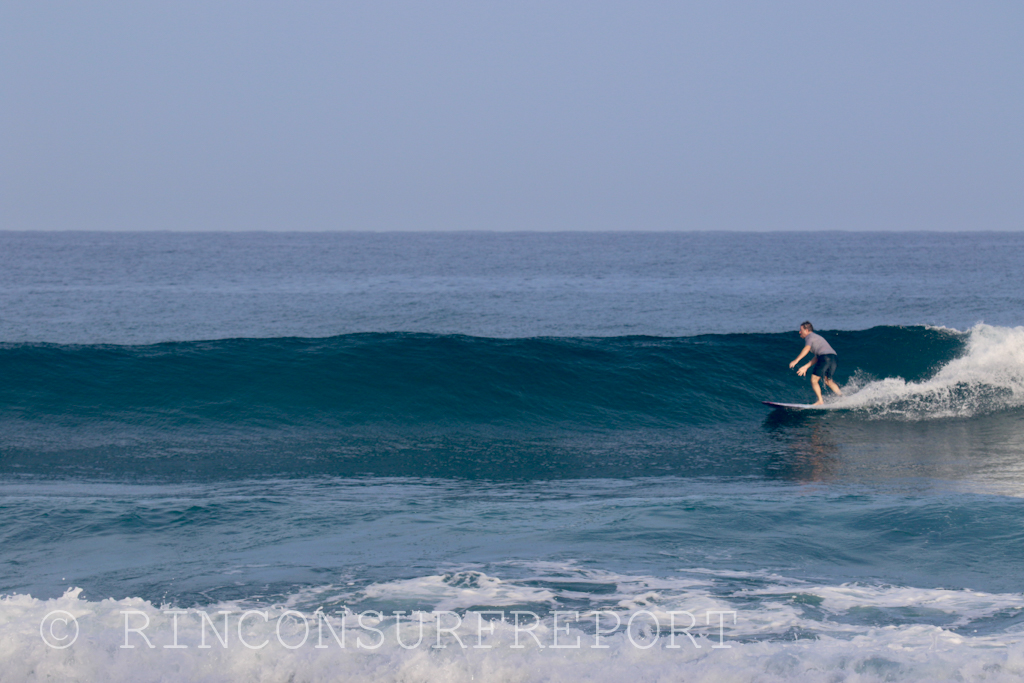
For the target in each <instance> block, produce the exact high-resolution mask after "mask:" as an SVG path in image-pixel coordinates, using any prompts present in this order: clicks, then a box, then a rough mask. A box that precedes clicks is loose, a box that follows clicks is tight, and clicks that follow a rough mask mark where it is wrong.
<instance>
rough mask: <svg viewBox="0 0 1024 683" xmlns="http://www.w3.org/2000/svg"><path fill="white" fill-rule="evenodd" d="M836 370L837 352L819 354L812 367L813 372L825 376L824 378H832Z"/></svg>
mask: <svg viewBox="0 0 1024 683" xmlns="http://www.w3.org/2000/svg"><path fill="white" fill-rule="evenodd" d="M835 371H836V354H834V353H826V354H824V355H821V356H818V360H816V361H814V367H813V368H811V374H812V375H817V376H818V377H823V378H824V379H832V373H833V372H835Z"/></svg>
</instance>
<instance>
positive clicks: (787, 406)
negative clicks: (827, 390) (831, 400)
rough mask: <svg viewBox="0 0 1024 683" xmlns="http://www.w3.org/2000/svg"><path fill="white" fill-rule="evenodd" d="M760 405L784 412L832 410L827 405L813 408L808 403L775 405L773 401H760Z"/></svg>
mask: <svg viewBox="0 0 1024 683" xmlns="http://www.w3.org/2000/svg"><path fill="white" fill-rule="evenodd" d="M761 403H763V404H765V405H766V406H771V407H772V408H783V409H785V410H830V409H831V408H832V406H830V405H828V404H825V405H820V406H814V405H811V404H810V403H776V402H775V401H761Z"/></svg>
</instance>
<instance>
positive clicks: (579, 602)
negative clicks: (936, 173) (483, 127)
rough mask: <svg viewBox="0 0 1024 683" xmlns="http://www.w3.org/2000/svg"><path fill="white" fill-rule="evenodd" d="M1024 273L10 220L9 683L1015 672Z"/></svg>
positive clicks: (0, 363) (970, 238) (689, 239)
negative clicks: (802, 357)
mask: <svg viewBox="0 0 1024 683" xmlns="http://www.w3.org/2000/svg"><path fill="white" fill-rule="evenodd" d="M1022 263H1024V234H1018V233H969V234H968V233H962V234H950V233H815V234H807V233H782V234H780V233H746V234H741V233H561V234H543V233H521V234H511V233H380V234H370V233H366V234H357V233H323V234H312V233H305V234H302V233H296V234H285V233H230V234H229V233H219V234H193V233H174V234H172V233H153V234H146V233H74V232H69V233H13V232H6V233H5V232H0V512H2V514H0V547H2V548H3V552H2V555H0V557H2V561H0V663H2V666H0V681H31V680H40V681H41V680H70V681H99V680H109V681H133V682H138V681H183V682H184V681H211V682H212V681H296V682H298V681H336V680H346V681H355V680H367V681H380V680H393V681H441V680H444V681H463V680H465V681H473V680H487V681H578V680H595V681H623V680H679V681H681V680H685V681H724V680H730V681H755V680H756V681H825V680H828V681H851V682H853V681H894V680H950V681H967V680H987V681H1018V680H1021V678H1022V677H1024V573H1022V569H1024V419H1022V418H1024V327H1022V325H1024V287H1022V286H1021V282H1022V280H1021V275H1020V264H1022ZM805 319H809V320H811V321H812V322H813V323H814V325H815V327H816V328H818V330H819V331H820V332H821V333H822V334H823V336H825V338H826V339H827V340H828V341H829V342H830V343H831V344H832V346H834V347H835V348H836V350H837V352H838V359H839V368H838V372H837V375H836V379H837V381H838V382H839V383H840V385H842V387H843V390H844V394H845V395H844V397H843V398H841V399H838V400H837V401H835V403H834V404H833V405H834V407H835V408H837V409H836V410H830V411H823V412H816V413H812V414H807V413H785V412H776V411H772V410H770V409H768V408H767V407H766V406H764V405H762V404H761V401H763V400H776V401H791V402H809V401H811V400H813V394H812V393H811V390H810V387H809V383H808V381H807V380H806V379H805V378H799V377H797V376H796V374H795V372H794V371H792V370H790V369H789V368H788V363H789V362H790V361H791V360H792V359H793V358H795V357H796V356H797V354H798V353H799V352H800V350H801V348H802V345H803V342H802V340H801V339H800V338H799V336H798V335H797V332H796V330H797V327H798V325H799V324H800V322H802V321H803V320H805ZM826 395H827V391H826ZM482 612H491V613H494V612H498V613H503V619H497V617H496V616H494V615H491V616H490V617H488V618H487V619H488V620H490V621H487V620H483V618H480V617H478V616H476V615H478V614H479V613H482ZM396 613H401V614H399V615H398V616H397V617H396ZM516 613H518V617H517V616H515V614H516ZM246 614H247V615H248V616H247V617H245V618H242V615H246ZM54 615H56V616H54ZM62 615H63V616H62ZM204 615H208V617H209V618H208V620H207V616H204ZM531 615H532V616H531ZM573 615H575V616H573ZM71 617H73V619H71ZM520 617H521V618H522V619H525V620H526V621H525V622H523V621H522V620H521V621H520V622H516V621H515V620H516V619H517V618H520ZM631 618H632V619H633V621H632V622H631V621H630V619H631ZM55 619H57V621H56V622H55V621H54V620H55ZM60 619H63V621H60ZM421 619H425V620H426V623H427V626H426V628H425V632H426V636H425V637H424V640H423V642H422V643H421V644H420V645H419V646H413V647H408V645H409V644H410V643H415V642H416V629H415V628H413V626H414V625H415V624H416V622H417V620H421ZM445 619H447V621H444V620H445ZM439 620H440V621H439ZM458 620H461V621H462V622H463V623H462V625H461V626H460V627H459V629H458V630H455V629H454V627H453V630H451V631H449V630H446V626H450V625H452V624H454V623H455V622H456V621H458ZM531 620H532V621H531ZM616 620H618V621H619V622H620V627H619V628H617V629H616V628H613V627H614V626H615V623H614V622H615V621H616ZM655 620H657V624H658V628H657V629H656V628H654V627H653V624H654V623H655ZM691 621H692V623H691ZM144 622H146V624H147V626H145V627H143V623H144ZM526 622H529V623H526ZM524 624H525V626H524ZM629 624H632V626H631V627H628V626H629ZM225 625H226V626H225ZM304 626H305V628H306V629H308V630H306V631H304ZM528 627H529V628H532V630H529V628H528ZM627 627H628V628H627ZM134 628H140V629H141V630H140V631H133V630H132V629H134ZM175 629H176V630H175ZM332 629H333V630H332ZM410 629H411V630H410ZM524 629H526V630H524ZM304 632H305V633H306V636H307V638H306V639H305V640H304V638H303V633H304ZM175 633H177V636H175V635H174V634H175ZM146 634H148V638H149V641H147V640H146V637H147V635H146ZM72 635H75V637H74V638H72V637H71V636H72ZM691 635H692V636H693V638H692V639H691V638H690V636H691ZM221 636H223V638H224V640H218V639H219V638H220V637H221ZM459 636H461V641H462V642H463V643H464V644H465V646H466V647H465V648H462V647H460V646H459V641H458V639H457V637H459ZM175 637H176V638H177V641H175V640H174V638H175ZM342 637H344V638H345V640H344V642H345V646H344V647H342V646H341V641H340V640H339V639H338V638H342ZM360 638H361V639H362V640H361V641H360V640H359V639H360ZM577 638H579V639H580V640H579V642H580V645H579V646H578V647H572V646H571V645H572V644H573V643H575V642H576V639H577ZM71 641H73V643H71ZM150 641H152V642H151V643H150ZM263 641H266V642H267V645H265V646H262V647H255V646H253V647H250V646H249V645H247V643H249V644H251V643H256V644H257V645H258V644H259V643H261V642H263ZM377 641H379V645H377V646H376V647H362V646H360V645H357V642H361V643H363V644H364V645H365V644H367V643H370V644H374V645H376V644H377ZM520 641H522V642H521V645H520V646H517V645H516V643H519V642H520ZM68 643H71V644H70V645H68V647H57V646H59V645H63V644H68ZM225 643H226V644H225ZM565 643H569V644H570V646H569V647H564V644H565ZM149 644H152V645H153V647H149ZM204 644H205V646H204ZM439 644H440V645H444V647H438V645H439ZM595 644H596V645H600V647H595ZM126 645H131V646H132V647H126ZM175 645H177V646H175ZM698 645H699V646H700V647H698ZM168 646H169V647H168ZM487 646H490V647H487Z"/></svg>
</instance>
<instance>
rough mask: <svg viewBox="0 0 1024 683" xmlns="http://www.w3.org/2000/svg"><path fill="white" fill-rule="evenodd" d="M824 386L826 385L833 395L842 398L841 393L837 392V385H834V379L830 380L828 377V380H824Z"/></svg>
mask: <svg viewBox="0 0 1024 683" xmlns="http://www.w3.org/2000/svg"><path fill="white" fill-rule="evenodd" d="M825 384H827V385H828V388H829V389H831V390H832V393H834V394H835V395H836V396H842V395H843V392H841V391H839V385H838V384H836V381H835V380H834V379H832V378H831V377H829V378H828V379H826V380H825Z"/></svg>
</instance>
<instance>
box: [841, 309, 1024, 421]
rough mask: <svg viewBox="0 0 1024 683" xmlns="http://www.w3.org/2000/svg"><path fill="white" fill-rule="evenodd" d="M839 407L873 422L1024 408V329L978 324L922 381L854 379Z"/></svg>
mask: <svg viewBox="0 0 1024 683" xmlns="http://www.w3.org/2000/svg"><path fill="white" fill-rule="evenodd" d="M845 388H846V390H847V392H848V393H847V395H846V396H843V397H842V398H841V399H839V400H837V401H835V402H834V403H833V405H835V406H836V407H839V408H850V409H857V410H864V411H867V412H868V413H870V414H871V415H872V416H874V417H887V418H888V417H898V418H906V419H935V418H965V417H973V416H975V415H982V414H987V413H993V412H1000V411H1005V410H1014V409H1018V408H1020V407H1021V406H1024V327H995V326H991V325H984V324H978V325H975V326H974V327H973V328H971V329H970V330H969V331H968V332H967V335H966V341H965V345H964V349H963V351H962V353H961V354H960V355H959V356H958V357H956V358H954V359H952V360H950V361H949V362H948V363H946V364H944V365H942V366H941V367H940V368H939V369H938V370H937V371H936V372H935V373H934V374H933V375H932V376H930V377H928V378H927V379H923V380H920V381H907V380H905V379H903V378H902V377H888V378H885V379H880V380H864V379H862V378H858V377H854V378H853V379H852V380H851V381H850V382H849V383H848V384H847V386H846V387H845Z"/></svg>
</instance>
